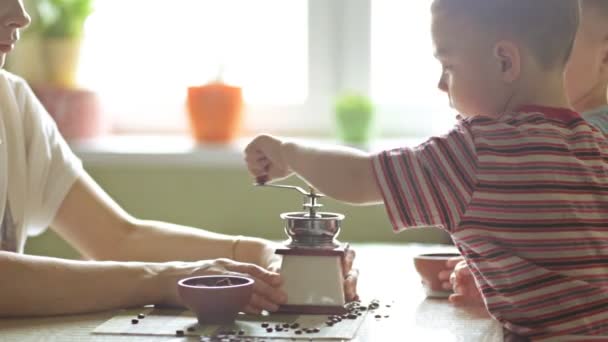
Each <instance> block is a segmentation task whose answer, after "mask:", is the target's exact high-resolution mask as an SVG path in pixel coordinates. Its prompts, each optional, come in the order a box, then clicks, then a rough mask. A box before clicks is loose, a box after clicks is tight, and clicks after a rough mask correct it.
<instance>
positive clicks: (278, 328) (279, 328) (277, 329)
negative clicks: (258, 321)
mask: <svg viewBox="0 0 608 342" xmlns="http://www.w3.org/2000/svg"><path fill="white" fill-rule="evenodd" d="M274 330H276V331H283V328H281V327H276V328H274Z"/></svg>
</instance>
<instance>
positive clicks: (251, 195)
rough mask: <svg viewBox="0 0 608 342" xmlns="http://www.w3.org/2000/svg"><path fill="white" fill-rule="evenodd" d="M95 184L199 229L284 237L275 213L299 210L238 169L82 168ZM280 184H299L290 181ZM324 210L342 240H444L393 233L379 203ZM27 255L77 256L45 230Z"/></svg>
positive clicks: (137, 209) (159, 216)
mask: <svg viewBox="0 0 608 342" xmlns="http://www.w3.org/2000/svg"><path fill="white" fill-rule="evenodd" d="M88 170H89V172H90V173H91V175H92V176H93V178H95V179H96V180H97V181H98V182H99V184H100V185H101V186H102V187H103V188H104V189H105V190H106V191H107V192H108V193H109V194H110V195H111V196H112V197H113V198H114V199H115V200H116V201H117V202H118V203H119V204H120V205H122V206H123V207H124V208H125V209H126V210H127V211H128V212H130V213H131V214H133V215H134V216H136V217H139V218H144V219H153V220H164V221H169V222H173V223H178V224H183V225H190V226H195V227H202V228H205V229H208V230H213V231H217V232H222V233H227V234H241V235H253V236H260V237H265V238H269V239H274V240H280V239H283V238H284V237H285V235H284V233H283V228H282V227H283V226H282V220H281V219H280V218H279V214H280V213H282V212H286V211H300V210H301V203H302V197H301V196H299V195H298V194H297V193H295V192H292V191H290V190H287V191H285V190H281V189H273V188H258V187H254V186H252V185H251V183H252V181H251V179H250V177H249V175H248V174H247V173H246V171H244V170H243V168H239V167H236V166H235V167H224V168H213V167H204V168H202V167H196V166H193V167H185V166H171V167H154V166H152V167H151V166H144V165H136V166H134V165H125V166H116V165H112V166H110V165H106V166H93V167H89V168H88ZM283 183H289V184H300V185H301V183H299V182H298V181H297V180H296V179H290V180H288V181H284V182H283ZM322 203H323V204H324V205H325V207H324V208H323V210H324V211H331V212H339V213H343V214H345V215H346V219H345V221H344V222H343V227H342V228H343V230H342V233H341V234H340V236H339V238H340V240H342V241H348V242H372V241H374V242H376V241H387V242H404V241H415V242H443V243H446V242H449V238H448V237H447V235H446V234H445V233H443V232H442V231H440V230H438V229H414V230H410V231H406V232H403V233H400V234H394V233H393V232H392V230H391V227H390V223H389V221H388V218H387V216H386V212H385V209H384V206H368V207H360V206H350V205H345V204H341V203H338V202H336V201H333V200H330V199H323V200H322ZM26 251H27V252H28V253H32V254H41V255H50V256H57V257H67V258H76V257H78V254H77V253H76V252H75V251H74V250H73V249H71V248H70V247H69V246H68V245H67V244H65V243H64V242H63V241H62V240H61V239H59V238H58V237H57V236H56V235H55V234H54V233H53V232H51V231H48V232H46V233H44V234H42V235H41V236H39V237H34V238H30V239H29V240H28V244H27V246H26Z"/></svg>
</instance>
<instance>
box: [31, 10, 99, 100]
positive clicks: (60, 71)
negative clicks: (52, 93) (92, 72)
mask: <svg viewBox="0 0 608 342" xmlns="http://www.w3.org/2000/svg"><path fill="white" fill-rule="evenodd" d="M93 1H94V0H37V1H36V2H35V12H36V15H37V17H38V23H37V24H35V25H36V26H35V28H34V30H35V31H38V32H39V35H40V38H41V40H42V44H43V50H44V51H43V53H44V55H45V57H46V61H47V65H48V69H47V77H48V81H49V82H50V83H51V84H53V85H55V86H59V87H64V88H75V87H76V72H77V69H78V62H79V58H80V46H81V43H82V36H83V31H84V24H85V21H86V20H87V18H88V17H89V15H90V14H91V13H92V12H93Z"/></svg>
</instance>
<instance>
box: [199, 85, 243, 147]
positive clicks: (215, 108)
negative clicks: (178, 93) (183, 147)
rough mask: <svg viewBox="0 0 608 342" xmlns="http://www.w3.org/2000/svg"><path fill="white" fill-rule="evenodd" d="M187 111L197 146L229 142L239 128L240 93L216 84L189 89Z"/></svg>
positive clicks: (236, 88) (241, 98) (241, 107)
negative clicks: (206, 143) (199, 144)
mask: <svg viewBox="0 0 608 342" xmlns="http://www.w3.org/2000/svg"><path fill="white" fill-rule="evenodd" d="M187 110H188V116H189V118H190V127H191V131H192V135H193V137H194V139H195V140H196V141H197V142H212V143H225V142H230V141H232V140H233V139H235V138H236V137H237V136H238V134H239V132H240V128H241V122H242V116H243V92H242V89H241V88H240V87H233V86H229V85H226V84H224V83H219V82H216V83H210V84H206V85H203V86H198V87H189V88H188V98H187Z"/></svg>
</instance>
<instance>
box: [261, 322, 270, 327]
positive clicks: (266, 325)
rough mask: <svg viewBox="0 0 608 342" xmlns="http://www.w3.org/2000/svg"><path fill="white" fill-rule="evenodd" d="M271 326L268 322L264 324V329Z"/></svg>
mask: <svg viewBox="0 0 608 342" xmlns="http://www.w3.org/2000/svg"><path fill="white" fill-rule="evenodd" d="M269 326H270V324H268V323H266V322H264V323H262V328H268V327H269Z"/></svg>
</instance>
